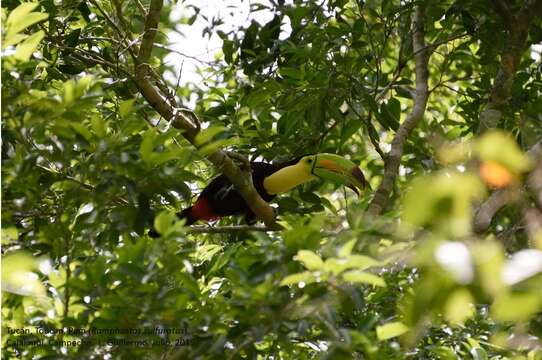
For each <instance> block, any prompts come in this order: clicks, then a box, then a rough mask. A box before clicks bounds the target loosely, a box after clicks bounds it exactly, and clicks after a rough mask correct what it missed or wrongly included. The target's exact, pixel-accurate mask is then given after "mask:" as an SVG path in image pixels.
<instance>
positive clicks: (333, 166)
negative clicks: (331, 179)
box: [320, 160, 341, 172]
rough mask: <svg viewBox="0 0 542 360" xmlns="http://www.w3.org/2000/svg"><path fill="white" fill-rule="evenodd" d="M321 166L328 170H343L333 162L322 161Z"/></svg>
mask: <svg viewBox="0 0 542 360" xmlns="http://www.w3.org/2000/svg"><path fill="white" fill-rule="evenodd" d="M320 164H321V165H322V166H323V167H325V168H326V169H328V170H331V171H335V172H340V171H341V169H340V168H339V167H338V166H337V165H336V164H335V163H334V162H333V161H331V160H320Z"/></svg>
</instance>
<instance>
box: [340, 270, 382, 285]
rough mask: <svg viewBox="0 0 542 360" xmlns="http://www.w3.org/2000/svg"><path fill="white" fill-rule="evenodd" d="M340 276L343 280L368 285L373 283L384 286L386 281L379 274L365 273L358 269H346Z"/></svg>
mask: <svg viewBox="0 0 542 360" xmlns="http://www.w3.org/2000/svg"><path fill="white" fill-rule="evenodd" d="M341 276H342V278H343V279H344V280H345V281H348V282H352V283H362V284H369V285H374V286H386V283H385V282H384V280H383V279H382V278H381V277H380V276H377V275H374V274H370V273H366V272H363V271H359V270H352V271H347V272H345V273H343V274H342V275H341Z"/></svg>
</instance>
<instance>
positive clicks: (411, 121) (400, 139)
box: [368, 6, 431, 216]
mask: <svg viewBox="0 0 542 360" xmlns="http://www.w3.org/2000/svg"><path fill="white" fill-rule="evenodd" d="M412 47H413V50H414V53H416V56H415V58H414V59H415V73H416V94H415V96H414V106H413V108H412V111H411V112H410V114H409V115H408V116H407V118H406V119H405V121H404V122H403V123H402V124H401V125H400V126H399V129H397V133H396V134H395V137H394V138H393V141H392V143H391V150H390V152H389V154H388V155H387V156H386V161H385V164H384V176H383V178H382V182H381V183H380V186H379V187H378V189H377V191H376V192H375V196H374V198H373V200H372V201H371V203H370V204H369V208H368V212H369V214H371V215H373V216H378V215H380V213H381V212H382V211H383V210H384V208H385V207H386V204H387V202H388V198H389V196H390V193H391V192H392V190H393V186H394V183H395V177H396V176H397V173H398V171H399V165H400V164H401V157H402V156H403V148H404V144H405V142H406V140H407V138H408V135H410V133H411V131H412V130H413V129H414V128H415V127H416V125H417V124H418V122H420V120H421V119H422V118H423V115H424V113H425V107H426V105H427V99H428V97H429V93H428V86H427V79H428V77H429V70H428V63H429V57H430V56H431V50H430V48H426V47H425V32H424V11H423V9H422V7H421V6H416V8H415V12H414V19H413V34H412ZM424 48H425V49H424ZM421 49H424V50H421Z"/></svg>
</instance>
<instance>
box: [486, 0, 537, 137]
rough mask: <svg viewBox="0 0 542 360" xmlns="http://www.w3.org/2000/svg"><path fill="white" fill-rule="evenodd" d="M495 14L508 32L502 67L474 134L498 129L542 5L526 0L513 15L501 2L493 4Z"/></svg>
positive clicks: (497, 0)
mask: <svg viewBox="0 0 542 360" xmlns="http://www.w3.org/2000/svg"><path fill="white" fill-rule="evenodd" d="M494 3H495V11H496V12H497V13H499V15H500V16H501V17H503V19H504V21H505V22H506V27H507V29H508V32H509V36H508V39H507V41H506V44H505V46H504V49H505V50H503V52H502V53H501V64H500V66H499V70H498V72H497V75H496V77H495V81H494V83H493V88H492V89H491V95H490V98H489V101H488V102H487V103H486V106H485V107H484V110H483V111H482V113H481V114H480V123H479V125H478V129H477V134H481V133H483V132H484V131H486V130H488V129H492V128H495V127H497V125H498V123H499V121H500V119H501V117H502V109H503V107H504V106H505V105H506V104H507V103H508V99H509V98H510V96H511V92H512V85H513V83H514V76H515V73H516V69H517V67H518V65H519V62H520V60H521V56H522V55H523V53H524V52H525V50H526V48H527V35H528V33H529V28H530V26H531V22H532V20H533V18H534V17H535V16H540V15H541V13H542V1H540V0H526V1H525V3H524V4H523V6H522V7H521V9H520V10H519V11H518V13H517V14H516V15H514V14H512V13H511V11H510V9H509V8H508V5H507V4H506V2H505V1H504V0H494Z"/></svg>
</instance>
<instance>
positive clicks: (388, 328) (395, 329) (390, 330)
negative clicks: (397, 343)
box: [376, 322, 408, 340]
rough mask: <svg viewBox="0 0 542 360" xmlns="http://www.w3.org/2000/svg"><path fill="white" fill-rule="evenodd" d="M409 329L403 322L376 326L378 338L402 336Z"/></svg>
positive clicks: (385, 338)
mask: <svg viewBox="0 0 542 360" xmlns="http://www.w3.org/2000/svg"><path fill="white" fill-rule="evenodd" d="M407 331H408V327H407V326H406V325H405V324H403V323H401V322H391V323H387V324H385V325H382V326H377V327H376V336H377V337H378V340H387V339H391V338H394V337H397V336H401V335H403V334H404V333H406V332H407Z"/></svg>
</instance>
